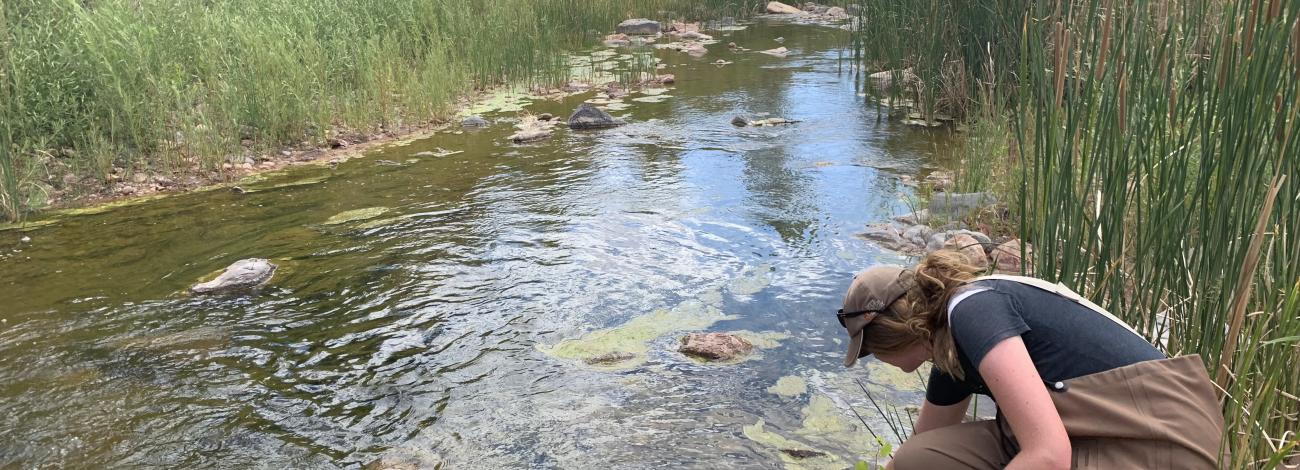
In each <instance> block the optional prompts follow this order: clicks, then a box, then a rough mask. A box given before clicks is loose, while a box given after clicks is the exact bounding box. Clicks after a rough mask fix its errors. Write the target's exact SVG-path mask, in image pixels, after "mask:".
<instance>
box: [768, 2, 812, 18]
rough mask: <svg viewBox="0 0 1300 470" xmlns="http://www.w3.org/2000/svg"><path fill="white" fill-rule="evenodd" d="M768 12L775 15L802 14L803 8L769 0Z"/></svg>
mask: <svg viewBox="0 0 1300 470" xmlns="http://www.w3.org/2000/svg"><path fill="white" fill-rule="evenodd" d="M767 12H768V13H771V14H774V15H802V14H804V11H803V10H800V9H798V8H795V7H792V6H790V5H786V4H784V3H781V2H767Z"/></svg>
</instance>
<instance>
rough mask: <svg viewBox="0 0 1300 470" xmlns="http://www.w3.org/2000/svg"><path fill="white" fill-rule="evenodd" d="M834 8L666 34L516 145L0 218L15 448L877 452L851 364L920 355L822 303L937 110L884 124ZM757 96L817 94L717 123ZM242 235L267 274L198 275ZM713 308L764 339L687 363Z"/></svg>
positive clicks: (665, 459) (0, 418)
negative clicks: (687, 346) (658, 76)
mask: <svg viewBox="0 0 1300 470" xmlns="http://www.w3.org/2000/svg"><path fill="white" fill-rule="evenodd" d="M845 34H846V33H844V32H843V31H840V30H838V29H831V28H817V27H810V26H793V25H791V26H784V25H769V24H757V25H752V26H751V27H750V28H747V29H744V30H740V31H731V32H718V35H720V36H721V35H729V36H725V41H724V42H729V41H734V42H736V43H737V44H739V45H741V46H743V47H747V48H749V49H752V50H762V49H768V48H771V47H775V46H774V44H775V43H774V42H773V41H772V39H773V38H775V37H777V36H784V37H786V38H787V40H786V42H785V43H784V46H785V47H788V48H790V50H791V51H792V54H791V56H790V57H789V58H786V59H780V58H774V57H769V56H766V55H761V54H757V53H730V52H728V51H727V50H726V48H725V47H719V46H716V45H715V46H712V47H711V52H710V54H709V55H708V56H706V57H704V58H700V59H694V58H691V57H689V56H687V55H685V54H681V53H677V52H674V51H667V50H664V51H657V52H655V54H657V55H659V56H660V57H661V58H663V61H664V62H665V63H666V64H668V65H669V68H668V71H671V72H672V73H674V74H676V75H677V84H676V85H675V86H674V87H672V88H671V89H670V90H668V91H667V92H659V91H655V92H651V93H652V94H651V95H649V96H655V97H656V99H654V100H639V101H637V100H632V101H631V103H632V105H631V106H629V107H628V108H627V109H626V110H625V111H620V112H618V113H616V114H621V115H622V116H621V117H625V118H626V119H628V120H629V121H630V122H631V124H629V125H628V126H625V127H622V128H618V129H614V130H607V131H597V132H564V131H561V132H559V133H557V135H556V137H555V138H553V139H552V140H550V141H546V142H542V143H538V144H529V145H513V144H510V143H508V142H506V140H505V136H507V135H509V134H510V133H511V131H512V130H511V129H510V124H509V123H508V122H504V123H498V124H496V125H494V126H493V127H491V128H488V129H485V130H481V131H478V130H468V131H464V132H461V131H460V130H459V129H456V130H455V131H456V132H451V131H449V132H446V133H442V134H439V135H436V136H434V137H432V138H430V139H428V140H425V141H417V142H414V143H411V144H409V145H404V146H396V147H391V148H388V149H385V150H382V151H380V152H377V153H376V154H375V155H372V156H369V157H367V158H361V159H356V160H352V161H349V162H345V163H343V164H342V165H339V167H338V168H335V169H330V168H324V167H322V168H308V169H298V170H294V171H290V172H288V174H286V175H281V176H273V177H270V178H267V179H265V180H264V181H261V182H257V184H256V185H250V186H249V187H248V188H245V189H247V191H246V192H245V193H243V194H236V193H233V192H227V191H209V192H201V193H194V194H188V195H181V196H176V197H170V198H164V199H161V200H158V201H151V202H148V203H145V204H140V205H136V206H132V207H130V208H120V209H115V210H109V211H105V212H103V213H99V214H92V215H83V216H77V217H66V218H62V219H59V220H57V222H55V223H53V224H50V225H48V226H45V227H42V228H40V229H38V230H34V231H32V232H29V233H27V234H26V235H28V236H31V237H32V239H33V241H32V243H31V244H28V245H22V246H17V245H12V246H16V248H10V246H11V245H10V243H9V239H11V238H16V237H17V236H18V235H16V234H15V233H14V232H0V244H3V245H5V247H6V248H5V251H4V253H3V254H0V267H3V270H0V299H3V304H2V305H0V397H3V402H2V404H0V408H3V409H2V410H0V411H3V412H0V467H7V466H11V465H12V466H19V467H40V466H61V465H64V466H73V467H103V466H114V467H119V466H168V467H171V466H203V467H229V468H247V467H275V468H282V467H304V468H334V467H356V466H358V465H361V464H364V463H366V462H369V461H372V460H374V459H376V458H377V457H379V456H384V455H394V454H398V455H403V456H407V457H409V458H411V459H413V460H415V461H417V462H423V463H425V464H428V463H429V462H435V461H438V460H440V459H441V460H445V461H446V462H447V463H448V465H449V467H450V468H500V467H513V468H518V467H532V468H587V467H594V466H597V465H608V464H615V465H620V466H625V467H628V468H651V467H672V468H677V467H688V468H694V467H708V468H713V467H717V466H719V465H722V466H737V467H745V468H782V467H784V466H790V468H796V467H800V466H802V467H805V468H821V467H819V465H822V464H821V463H818V462H822V463H829V464H833V465H844V466H847V465H849V464H851V463H852V462H854V461H856V460H857V459H858V458H863V457H864V456H866V455H869V454H870V453H871V452H872V451H873V450H874V448H875V443H874V441H872V438H870V434H869V431H868V430H867V429H865V428H863V426H862V424H861V423H860V422H859V421H858V420H857V418H856V417H855V416H854V415H853V414H852V412H851V411H850V410H849V407H850V406H853V407H854V408H855V409H857V410H859V411H860V412H861V414H862V415H863V417H864V418H865V419H867V420H868V421H870V422H872V423H874V424H873V427H879V429H877V432H879V431H880V429H884V426H883V424H882V422H881V421H880V420H879V417H878V416H875V413H872V412H870V410H871V409H870V408H869V405H868V402H867V401H866V398H865V396H863V394H862V392H861V391H860V390H857V388H856V387H857V386H856V384H855V382H854V381H853V379H854V378H865V379H866V380H867V381H868V382H871V383H872V386H873V388H875V390H876V392H879V393H881V394H883V395H884V397H885V398H887V399H890V400H893V401H907V400H915V399H916V394H915V393H914V392H912V391H909V390H908V389H909V388H911V387H913V386H914V385H907V386H903V385H899V384H900V383H902V382H901V381H900V380H901V379H899V377H895V376H888V374H887V373H885V372H880V373H878V372H876V371H872V370H865V369H863V368H859V369H855V370H852V371H845V370H843V369H842V367H841V366H840V358H841V356H842V348H843V346H842V344H841V339H840V335H841V333H840V331H837V330H838V325H836V324H835V322H834V321H831V320H830V312H831V311H833V310H834V309H835V308H836V304H837V303H838V301H839V299H840V295H841V292H842V290H843V289H844V288H845V287H846V286H847V283H848V281H849V276H850V275H851V273H853V272H855V271H857V270H859V269H861V268H863V267H865V266H866V265H867V264H869V263H872V262H877V261H886V262H901V261H903V260H902V259H900V258H898V257H896V256H894V255H889V254H883V253H881V252H880V251H879V250H878V249H876V248H875V247H873V246H870V245H868V244H866V243H864V242H862V241H860V240H858V239H856V238H854V237H853V234H854V233H855V232H856V231H858V230H859V229H860V228H861V227H862V226H863V225H864V224H866V223H868V222H871V221H876V220H879V219H882V218H884V217H886V216H888V215H889V214H890V213H892V212H901V211H902V210H903V202H902V201H901V196H902V194H903V191H904V190H903V189H901V187H900V186H899V184H898V182H897V180H896V178H895V176H896V175H897V174H900V173H911V172H916V171H917V170H918V169H920V168H921V166H922V165H923V164H924V162H925V161H926V159H927V158H929V156H930V155H931V154H932V153H933V151H934V150H935V149H936V148H938V147H941V146H942V145H944V140H943V139H944V137H943V136H941V135H936V134H931V133H929V132H923V131H915V130H910V129H902V128H897V127H892V126H890V125H888V124H877V120H876V115H875V111H874V109H873V108H872V107H871V106H867V105H865V104H864V103H863V102H862V101H861V100H862V99H861V98H859V97H858V96H857V95H856V94H855V93H854V90H853V77H852V76H851V75H849V74H848V73H842V71H841V69H842V66H841V64H840V63H839V62H838V58H839V57H840V54H841V53H842V49H841V47H842V45H843V44H845V43H846V40H847V37H846V36H845ZM718 58H725V59H726V60H728V61H732V62H734V63H733V64H731V65H727V66H725V67H717V66H714V65H712V64H711V62H712V61H713V60H716V59H718ZM640 96H642V95H637V94H634V95H633V96H632V98H636V97H640ZM586 98H590V95H580V96H575V97H572V98H570V99H568V100H566V101H565V102H562V103H555V102H545V103H536V104H533V105H532V106H531V107H530V110H531V111H533V112H537V113H540V112H551V113H555V114H557V115H564V114H567V111H568V110H570V109H572V108H573V107H575V106H576V104H577V103H578V102H579V101H581V100H583V99H586ZM742 113H743V114H748V115H761V114H762V113H768V114H769V115H770V116H780V117H785V118H789V119H796V120H799V121H802V122H800V123H798V124H795V125H789V126H776V127H765V128H736V127H734V126H732V125H731V124H730V120H731V117H732V116H734V115H735V114H742ZM513 116H514V113H512V112H506V113H499V114H497V115H492V116H489V117H490V118H494V119H505V120H508V119H510V118H512V117H513ZM379 160H388V161H392V162H400V164H398V165H386V164H378V163H377V162H378V161H379ZM249 257H261V258H268V259H271V260H273V262H275V263H276V264H278V265H280V267H281V268H280V270H279V271H278V272H277V274H276V277H275V279H274V280H273V281H272V282H271V284H270V285H269V286H268V287H267V288H265V289H263V290H262V291H261V292H260V293H258V294H255V295H248V296H237V297H216V298H211V297H191V296H189V295H187V294H186V293H185V290H186V288H187V287H189V286H190V285H191V284H193V283H194V282H196V280H198V279H200V278H204V277H205V276H209V275H210V274H211V273H212V272H214V271H215V270H218V269H221V268H222V267H224V266H226V265H228V264H229V263H231V262H233V261H235V260H237V259H240V258H249ZM683 309H686V310H683ZM653 312H670V313H671V312H678V313H679V314H682V315H687V316H686V317H685V318H688V319H693V320H691V321H686V320H682V319H681V318H677V317H674V316H673V315H664V316H663V318H658V317H654V316H653V315H655V314H654V313H653ZM683 312H685V313H683ZM646 315H650V316H649V317H647V316H646ZM647 318H648V319H651V320H654V321H649V320H646V319H647ZM638 322H639V323H638ZM656 322H674V323H672V324H669V325H664V324H662V323H656ZM628 325H633V326H635V327H636V328H635V330H636V331H634V332H631V333H628V332H626V331H624V333H626V334H624V333H620V334H614V335H613V336H615V339H618V340H620V341H631V342H632V343H634V344H636V345H637V346H636V347H635V348H634V349H635V351H632V352H633V353H635V354H637V355H638V357H637V358H636V360H635V361H634V362H632V363H631V364H629V365H628V366H627V367H618V368H601V367H590V366H588V365H586V364H584V363H583V361H581V360H579V359H571V358H577V357H581V356H582V355H580V354H561V353H557V352H558V351H563V350H565V349H566V347H567V346H566V345H573V344H585V343H582V341H585V340H586V341H589V340H591V339H592V338H596V337H599V335H601V334H602V333H601V332H609V331H615V332H618V331H620V330H619V328H620V327H623V328H625V329H626V327H627V326H628ZM697 329H707V330H709V331H742V330H743V331H748V332H757V333H751V335H753V336H751V337H753V338H755V339H756V340H763V341H768V343H763V344H762V346H764V347H763V348H761V356H759V357H757V358H756V359H753V360H747V361H741V362H739V363H736V364H731V365H724V366H719V365H707V364H700V363H696V362H694V361H691V360H689V359H686V358H683V357H681V356H680V355H679V354H677V353H676V352H674V350H675V349H676V348H675V345H676V344H677V343H676V342H677V336H678V335H679V334H680V333H681V332H682V331H687V330H697ZM620 335H621V336H620ZM764 335H767V336H764ZM598 343H600V342H599V341H594V342H590V341H589V344H587V345H591V344H597V345H598ZM596 349H599V348H598V347H597V348H596ZM587 352H591V351H587ZM584 354H585V353H584ZM878 374H879V375H880V376H881V379H882V380H879V381H877V380H875V379H873V377H874V376H876V375H878ZM769 389H771V390H775V391H771V392H770V391H769ZM864 436H867V437H864ZM773 442H781V443H782V444H780V445H773V444H772V443H773ZM784 445H792V446H801V448H806V450H816V451H818V452H822V453H825V454H826V456H824V457H815V458H809V459H797V458H793V457H790V456H789V455H787V454H785V453H783V452H781V450H782V449H779V448H778V447H781V446H784ZM792 459H793V460H792ZM818 459H821V460H818Z"/></svg>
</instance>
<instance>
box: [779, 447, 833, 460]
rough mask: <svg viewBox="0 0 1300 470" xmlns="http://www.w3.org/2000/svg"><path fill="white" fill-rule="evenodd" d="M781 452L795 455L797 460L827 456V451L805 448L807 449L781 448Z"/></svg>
mask: <svg viewBox="0 0 1300 470" xmlns="http://www.w3.org/2000/svg"><path fill="white" fill-rule="evenodd" d="M781 452H783V453H785V455H789V456H791V457H794V458H795V459H797V460H803V459H810V458H813V457H825V456H826V453H825V452H817V451H815V450H805V449H781Z"/></svg>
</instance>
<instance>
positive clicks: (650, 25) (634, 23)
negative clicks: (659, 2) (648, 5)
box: [615, 18, 662, 36]
mask: <svg viewBox="0 0 1300 470" xmlns="http://www.w3.org/2000/svg"><path fill="white" fill-rule="evenodd" d="M661 29H662V28H661V27H660V25H659V22H658V21H652V20H647V19H645V18H636V19H631V20H627V21H624V22H622V23H619V24H618V27H617V28H615V31H617V32H618V33H619V34H626V35H629V36H654V35H656V34H659V31H660V30H661Z"/></svg>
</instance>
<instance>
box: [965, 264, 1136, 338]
mask: <svg viewBox="0 0 1300 470" xmlns="http://www.w3.org/2000/svg"><path fill="white" fill-rule="evenodd" d="M985 279H989V280H998V281H1011V282H1018V283H1021V284H1024V285H1027V286H1032V287H1037V288H1039V289H1042V290H1045V291H1048V292H1051V293H1053V294H1056V295H1059V296H1061V297H1065V298H1067V299H1070V300H1073V301H1074V302H1075V303H1077V304H1079V305H1082V306H1084V307H1087V308H1088V309H1089V310H1092V311H1094V312H1097V313H1100V314H1101V316H1103V317H1106V318H1108V319H1110V321H1113V322H1115V324H1116V325H1119V326H1122V327H1124V329H1126V330H1128V331H1130V332H1132V333H1133V334H1135V335H1137V336H1138V337H1139V338H1142V341H1146V340H1147V339H1146V337H1145V336H1142V333H1138V332H1137V330H1135V329H1133V327H1131V326H1129V325H1128V323H1124V321H1123V320H1120V319H1119V318H1118V317H1116V316H1115V315H1112V314H1111V313H1110V312H1107V311H1106V309H1104V308H1101V306H1099V305H1097V304H1094V303H1092V301H1090V300H1088V299H1085V298H1083V296H1081V295H1079V294H1078V293H1076V292H1074V291H1072V290H1070V288H1069V287H1065V285H1064V284H1060V283H1055V284H1053V283H1051V282H1047V281H1044V280H1042V279H1038V278H1033V277H1025V276H1008V275H1005V274H990V275H988V276H981V277H979V278H976V279H974V280H972V281H970V282H976V281H983V280H985Z"/></svg>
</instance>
